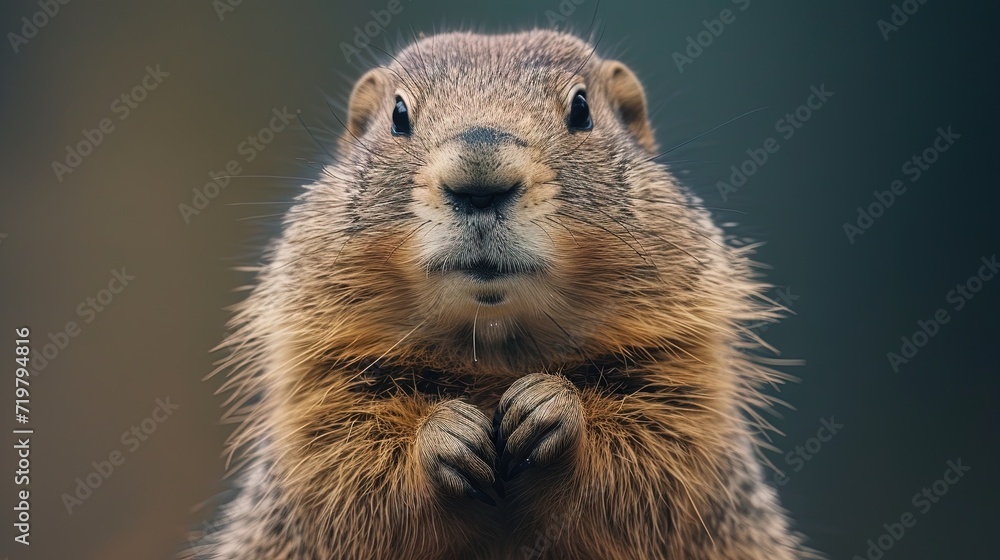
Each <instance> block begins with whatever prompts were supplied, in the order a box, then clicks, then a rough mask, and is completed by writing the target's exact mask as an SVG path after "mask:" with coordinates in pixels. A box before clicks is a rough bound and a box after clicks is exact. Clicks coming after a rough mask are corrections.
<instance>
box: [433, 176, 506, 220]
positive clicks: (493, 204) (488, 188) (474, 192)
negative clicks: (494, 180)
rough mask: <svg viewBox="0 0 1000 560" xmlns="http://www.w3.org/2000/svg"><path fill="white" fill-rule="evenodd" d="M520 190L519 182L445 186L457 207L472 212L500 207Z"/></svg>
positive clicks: (459, 209) (449, 197) (446, 192)
mask: <svg viewBox="0 0 1000 560" xmlns="http://www.w3.org/2000/svg"><path fill="white" fill-rule="evenodd" d="M519 190H520V189H519V185H518V184H517V183H514V184H508V185H481V184H470V185H461V186H448V185H445V187H444V192H445V195H446V196H447V197H448V199H449V200H450V201H451V203H452V205H453V206H454V207H455V209H456V210H458V211H461V212H468V213H470V214H471V213H475V212H487V211H489V210H493V209H499V208H501V207H503V206H504V205H506V204H507V203H508V202H509V201H510V200H512V199H513V198H514V197H515V196H516V195H517V192H518V191H519Z"/></svg>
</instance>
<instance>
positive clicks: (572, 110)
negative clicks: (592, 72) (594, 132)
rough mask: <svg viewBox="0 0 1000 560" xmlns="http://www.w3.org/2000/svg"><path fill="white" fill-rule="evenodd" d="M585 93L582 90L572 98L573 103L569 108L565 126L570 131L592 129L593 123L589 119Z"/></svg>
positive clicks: (588, 107)
mask: <svg viewBox="0 0 1000 560" xmlns="http://www.w3.org/2000/svg"><path fill="white" fill-rule="evenodd" d="M586 95H587V94H586V92H584V91H583V90H582V89H581V90H580V91H578V92H576V95H574V96H573V102H572V103H570V106H569V118H567V119H566V125H567V126H569V128H570V130H590V129H592V128H594V121H592V120H591V119H590V106H589V105H587V97H586Z"/></svg>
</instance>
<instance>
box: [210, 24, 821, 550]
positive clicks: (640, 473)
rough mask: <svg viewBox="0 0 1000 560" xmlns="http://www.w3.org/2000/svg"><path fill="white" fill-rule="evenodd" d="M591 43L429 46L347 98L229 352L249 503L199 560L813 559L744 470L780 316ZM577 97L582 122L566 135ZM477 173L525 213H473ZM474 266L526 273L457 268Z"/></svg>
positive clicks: (752, 464)
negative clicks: (399, 114) (394, 120)
mask: <svg viewBox="0 0 1000 560" xmlns="http://www.w3.org/2000/svg"><path fill="white" fill-rule="evenodd" d="M593 50H594V49H593V47H592V46H590V45H587V44H586V43H584V42H583V41H580V40H578V39H576V38H575V37H572V36H569V35H565V34H561V33H556V32H550V31H532V32H527V33H521V34H512V35H497V36H485V35H474V34H467V33H454V34H445V35H437V36H432V37H428V38H424V39H421V40H419V41H418V42H416V43H415V44H413V45H411V46H410V47H409V48H407V49H405V50H404V51H403V52H401V53H400V54H399V55H398V57H397V58H396V59H394V60H395V62H394V63H393V64H392V65H390V66H388V67H386V68H378V69H375V70H372V71H370V72H369V73H368V74H366V75H365V76H364V77H362V78H361V79H360V80H359V81H358V83H357V85H356V86H355V89H354V92H353V94H352V97H351V102H350V109H349V115H348V119H347V123H348V130H349V134H346V135H345V136H344V138H343V140H342V143H341V147H340V148H341V149H340V155H339V157H338V160H337V161H336V162H335V163H334V164H332V165H330V166H329V167H327V169H326V170H325V173H324V176H323V177H322V178H321V179H320V181H318V182H317V183H316V184H314V185H311V186H310V187H309V188H308V190H307V192H306V193H305V194H303V195H302V196H301V198H300V200H299V201H298V203H297V204H296V205H295V206H294V207H293V208H292V209H291V210H290V211H289V213H288V215H287V217H286V219H285V228H284V233H283V235H282V237H281V238H280V239H279V240H278V242H277V244H276V245H275V246H274V247H273V249H272V251H271V252H270V261H269V264H268V265H266V266H264V267H263V268H262V269H261V270H260V272H259V281H258V283H257V286H256V288H255V289H254V290H253V292H252V294H251V295H250V296H249V297H248V298H247V300H246V301H245V302H244V303H243V304H242V305H241V306H240V307H239V309H238V310H237V313H236V315H235V318H234V319H233V322H232V326H233V327H234V330H235V334H233V335H232V337H231V338H230V339H229V340H228V341H227V342H226V343H225V344H224V345H223V346H224V347H225V348H228V349H230V350H231V355H230V357H229V358H227V359H226V360H225V361H224V363H222V364H221V366H220V369H228V370H230V371H231V372H232V374H231V377H230V378H229V380H228V381H227V383H226V385H225V387H224V390H231V391H232V396H231V397H230V399H229V401H227V404H229V405H230V406H231V407H232V408H231V410H230V413H229V415H230V416H231V417H232V418H236V419H239V420H241V421H242V428H241V429H240V430H239V431H238V432H237V433H236V434H235V435H234V436H233V440H232V442H231V443H232V454H233V455H234V456H235V457H236V458H238V459H239V461H240V462H238V463H237V467H238V469H239V471H240V472H242V473H243V474H242V475H241V476H242V483H241V487H242V491H241V494H240V495H239V496H238V497H237V498H236V499H235V500H234V501H233V502H232V503H231V504H229V505H228V506H227V507H226V509H225V511H224V512H223V514H222V517H221V524H220V527H221V528H220V529H219V530H218V531H217V532H215V533H214V534H211V535H208V536H206V537H205V538H204V540H203V542H202V544H201V545H200V546H198V547H196V548H195V549H193V550H192V552H191V555H192V556H193V557H195V558H199V559H223V558H225V559H230V558H241V559H245V558H268V559H288V560H293V559H294V560H301V559H320V558H338V559H340V558H352V559H353V558H357V559H387V560H389V559H392V560H395V559H399V558H414V559H421V560H423V559H427V560H433V559H443V558H470V559H474V558H482V559H499V558H560V559H618V558H621V559H625V558H629V559H634V558H674V559H693V560H698V559H709V558H711V559H733V560H735V559H754V560H765V559H766V560H782V559H793V558H806V557H811V556H810V555H809V554H808V553H807V552H806V551H805V550H804V549H803V548H802V547H801V545H800V539H799V538H798V537H797V536H796V535H795V534H793V533H792V532H790V530H789V528H788V523H787V521H786V517H785V515H784V513H783V512H782V510H781V508H780V506H779V505H778V503H777V498H776V494H775V492H774V491H773V489H771V488H770V487H769V486H767V485H766V484H765V483H764V482H763V476H762V472H761V467H760V466H759V464H758V460H757V458H756V457H755V453H754V452H755V449H756V443H755V441H754V434H755V433H759V430H761V429H768V428H769V426H768V425H767V423H766V421H764V420H763V419H762V418H761V417H760V416H759V414H758V411H759V410H760V409H762V408H766V407H767V406H768V405H769V402H768V399H767V398H766V397H764V396H763V395H762V393H760V392H759V387H760V386H761V385H762V384H766V383H774V382H780V381H781V380H782V376H781V375H779V374H777V373H775V372H773V371H771V370H769V369H767V368H765V367H763V366H761V365H759V364H758V363H757V362H756V361H755V360H754V359H753V358H752V352H753V351H754V349H755V348H757V347H758V346H759V345H760V341H759V340H758V339H757V338H756V337H755V336H754V335H753V334H752V333H751V332H750V331H748V330H747V328H746V325H747V324H749V323H753V322H757V321H760V320H767V319H771V318H774V317H775V314H776V310H775V309H774V307H773V306H771V305H767V304H764V303H762V302H763V298H762V297H761V291H762V290H763V289H764V286H763V285H762V284H760V283H758V282H756V281H755V280H754V279H753V277H752V274H751V269H750V266H751V265H750V262H749V260H748V258H747V257H748V255H747V249H736V248H733V247H730V246H728V245H727V244H726V242H725V241H724V237H723V235H722V233H721V232H720V230H719V229H718V228H717V227H716V226H714V225H713V224H712V222H711V220H710V218H709V216H708V214H707V212H706V211H704V210H702V209H701V208H700V206H699V202H698V201H697V200H695V199H694V198H693V197H691V196H690V195H688V194H686V192H685V191H684V190H683V189H682V188H681V187H679V186H678V185H677V183H676V182H675V180H674V179H673V177H672V176H671V175H670V173H669V172H668V170H667V169H666V168H665V167H664V166H663V165H661V164H659V163H658V162H656V161H655V155H656V154H655V152H656V149H657V148H656V143H655V140H654V138H653V131H652V128H651V126H650V124H649V121H648V118H647V116H646V101H645V94H644V93H643V89H642V86H641V85H640V84H639V82H638V80H637V79H636V77H635V76H634V75H633V73H632V72H631V71H630V70H628V69H627V68H626V67H625V66H624V65H622V64H621V63H619V62H615V61H608V60H602V59H600V58H599V57H598V56H597V55H596V54H594V53H593ZM580 86H583V87H585V88H586V96H587V100H588V102H589V105H590V111H591V114H592V116H593V123H594V126H593V130H592V131H575V132H574V131H569V130H567V126H566V123H567V120H566V118H567V114H568V110H569V104H570V100H571V97H570V95H571V93H572V92H573V91H575V89H574V88H578V87H580ZM397 95H399V96H400V97H401V98H402V99H403V100H404V101H405V102H406V104H407V106H408V109H409V113H410V116H411V119H412V124H413V133H412V135H411V136H409V137H405V136H392V135H391V134H390V122H391V121H390V114H391V111H392V109H393V106H394V103H395V97H396V96H397ZM470 127H489V128H490V129H493V130H496V131H499V132H500V133H503V134H509V135H510V137H509V138H508V140H504V141H494V142H492V143H491V144H490V146H489V149H481V147H477V146H476V145H469V144H468V143H463V142H462V141H460V140H456V138H458V137H459V136H457V135H461V134H462V133H463V131H467V130H468V129H469V128H470ZM493 140H496V139H495V138H494V139H493ZM469 180H475V181H503V182H507V183H510V184H518V185H519V190H518V192H517V198H516V199H515V202H514V203H513V206H511V207H510V208H507V209H506V210H505V211H504V212H503V213H502V214H503V215H502V219H501V217H496V218H493V217H490V218H485V217H484V218H479V217H469V216H464V215H462V214H461V213H459V212H457V211H456V210H455V209H454V208H453V207H452V206H451V205H450V203H449V201H448V199H447V197H446V195H445V188H446V185H453V184H455V182H456V181H457V182H461V181H469ZM498 216H500V214H498ZM474 258H480V259H485V260H486V261H488V262H490V263H492V264H493V265H494V266H498V267H499V268H501V269H503V270H507V271H510V270H513V269H517V270H521V271H524V272H529V271H530V272H529V273H527V274H522V275H518V276H510V277H506V278H504V279H502V280H498V281H494V282H492V283H490V284H484V283H481V282H475V281H473V280H471V279H469V277H468V276H467V275H465V274H464V273H462V272H454V271H452V272H447V270H450V269H451V268H454V267H455V266H456V265H457V266H459V268H461V266H463V265H469V264H470V261H471V260H473V259H474ZM484 298H485V299H484ZM491 298H492V299H493V300H497V299H501V300H502V303H500V304H496V305H493V304H490V301H489V300H490V299H491ZM484 301H486V302H487V303H483V302H484ZM491 503H492V504H495V505H491Z"/></svg>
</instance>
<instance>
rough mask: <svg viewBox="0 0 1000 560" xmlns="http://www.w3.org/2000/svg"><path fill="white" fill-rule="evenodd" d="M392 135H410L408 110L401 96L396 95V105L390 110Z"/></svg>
mask: <svg viewBox="0 0 1000 560" xmlns="http://www.w3.org/2000/svg"><path fill="white" fill-rule="evenodd" d="M392 135H393V136H409V135H410V111H409V110H407V109H406V103H404V102H403V98H402V97H400V96H398V95H397V96H396V107H395V108H394V109H393V110H392Z"/></svg>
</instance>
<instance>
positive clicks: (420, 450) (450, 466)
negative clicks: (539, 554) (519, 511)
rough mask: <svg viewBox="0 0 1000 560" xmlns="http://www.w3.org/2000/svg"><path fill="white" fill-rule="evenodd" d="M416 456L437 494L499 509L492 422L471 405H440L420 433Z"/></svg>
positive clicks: (454, 402) (453, 401)
mask: <svg viewBox="0 0 1000 560" xmlns="http://www.w3.org/2000/svg"><path fill="white" fill-rule="evenodd" d="M416 456H417V460H418V461H419V462H420V464H421V466H422V468H423V469H424V472H425V473H426V474H427V475H428V477H429V478H430V480H431V481H433V483H434V484H435V486H436V487H437V490H438V491H439V492H440V493H441V494H443V495H445V496H450V497H454V498H457V497H463V496H464V497H468V498H474V499H477V500H481V501H483V502H485V503H487V504H489V505H496V498H495V494H494V492H493V490H492V488H493V485H494V482H495V477H494V474H493V464H494V462H495V460H496V450H495V448H494V446H493V429H492V427H491V426H490V422H489V419H487V418H486V415H485V414H483V413H482V412H480V411H479V409H477V408H476V407H474V406H472V405H471V404H468V403H465V402H462V401H458V400H450V401H444V402H442V403H441V404H439V405H438V406H437V407H436V408H435V409H434V411H433V412H431V415H430V416H429V417H428V418H427V419H426V420H425V421H424V423H423V425H421V426H420V429H419V430H418V431H417V441H416Z"/></svg>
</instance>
